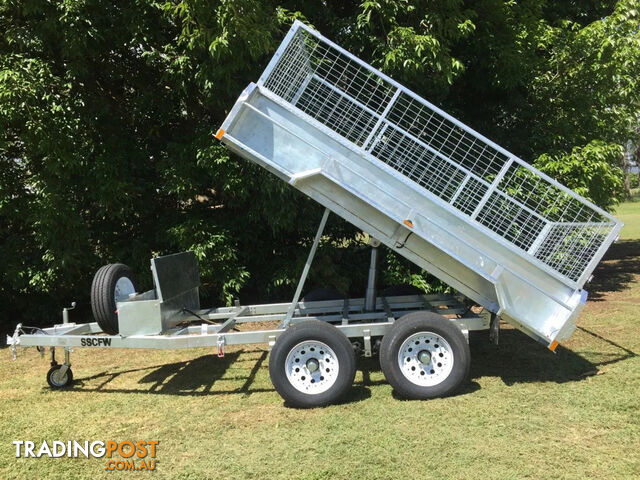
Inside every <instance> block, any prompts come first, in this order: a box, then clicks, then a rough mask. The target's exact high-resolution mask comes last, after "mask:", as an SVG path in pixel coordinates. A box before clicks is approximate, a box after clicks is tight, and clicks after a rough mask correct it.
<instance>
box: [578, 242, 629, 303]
mask: <svg viewBox="0 0 640 480" xmlns="http://www.w3.org/2000/svg"><path fill="white" fill-rule="evenodd" d="M637 272H640V240H624V241H621V242H619V243H615V244H613V245H611V247H610V248H609V250H608V251H607V254H606V255H605V256H604V259H603V261H602V262H601V263H600V265H599V266H598V268H596V270H595V271H594V273H593V280H592V281H591V283H589V284H588V285H586V287H585V288H586V290H588V291H589V300H592V301H602V300H604V297H605V294H606V293H609V292H622V291H624V290H627V289H628V288H629V284H631V283H633V282H634V278H635V274H636V273H637Z"/></svg>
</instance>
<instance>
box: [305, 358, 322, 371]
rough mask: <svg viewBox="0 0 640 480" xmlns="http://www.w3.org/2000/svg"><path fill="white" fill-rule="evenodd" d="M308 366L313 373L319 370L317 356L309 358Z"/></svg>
mask: <svg viewBox="0 0 640 480" xmlns="http://www.w3.org/2000/svg"><path fill="white" fill-rule="evenodd" d="M307 368H308V369H309V371H310V372H311V373H313V372H315V371H316V370H318V368H320V364H319V363H318V360H316V359H315V358H310V359H309V360H307Z"/></svg>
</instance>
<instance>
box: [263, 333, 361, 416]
mask: <svg viewBox="0 0 640 480" xmlns="http://www.w3.org/2000/svg"><path fill="white" fill-rule="evenodd" d="M355 374H356V357H355V354H354V352H353V348H352V347H351V342H349V339H348V338H347V337H346V336H345V335H344V334H343V333H342V332H341V331H340V330H338V329H337V328H336V327H334V326H332V325H329V324H328V323H325V322H322V321H320V320H308V321H305V322H301V323H298V324H296V325H293V326H291V327H289V329H287V331H285V332H284V333H283V334H282V335H280V337H279V338H278V339H277V340H276V343H275V345H274V347H273V350H271V356H270V358H269V376H270V377H271V382H272V383H273V386H274V387H275V388H276V391H277V392H278V393H279V394H280V396H281V397H282V398H283V399H284V401H285V403H286V404H287V405H289V406H292V407H296V408H314V407H321V406H324V405H328V404H330V403H334V402H336V401H337V400H338V399H340V397H342V396H343V395H344V394H345V393H346V392H347V391H348V390H349V389H350V388H351V385H352V384H353V378H354V376H355Z"/></svg>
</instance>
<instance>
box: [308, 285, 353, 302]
mask: <svg viewBox="0 0 640 480" xmlns="http://www.w3.org/2000/svg"><path fill="white" fill-rule="evenodd" d="M343 299H344V295H343V294H342V293H340V292H339V291H338V290H336V289H335V288H316V289H314V290H311V291H310V292H309V293H307V294H305V296H304V297H302V302H322V301H325V300H343Z"/></svg>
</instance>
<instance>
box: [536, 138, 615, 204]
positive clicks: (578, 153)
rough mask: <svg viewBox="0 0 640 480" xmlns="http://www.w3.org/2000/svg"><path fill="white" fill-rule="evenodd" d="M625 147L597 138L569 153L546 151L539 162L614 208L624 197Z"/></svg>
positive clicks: (575, 188) (594, 199) (553, 174)
mask: <svg viewBox="0 0 640 480" xmlns="http://www.w3.org/2000/svg"><path fill="white" fill-rule="evenodd" d="M621 159H622V147H621V146H620V145H617V144H615V143H613V144H607V143H604V142H601V141H597V140H594V141H592V142H590V143H589V144H587V145H585V146H584V147H575V148H574V149H573V150H572V151H571V153H569V154H559V155H549V154H543V155H541V156H540V157H538V159H537V160H536V162H535V166H536V167H538V168H539V169H540V170H542V171H543V172H545V173H546V174H548V175H549V176H551V177H553V178H555V179H557V180H558V181H560V182H561V183H562V184H564V185H566V186H567V187H569V188H571V189H572V190H573V191H574V192H576V193H578V194H580V195H582V196H584V197H586V198H588V199H590V200H591V201H592V202H594V203H595V204H596V205H599V206H601V207H603V208H606V209H609V210H610V209H612V208H613V207H614V206H615V205H617V204H618V203H619V202H620V201H621V200H622V199H624V193H625V192H624V184H623V182H622V169H621V168H620V166H619V165H620V161H621Z"/></svg>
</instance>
